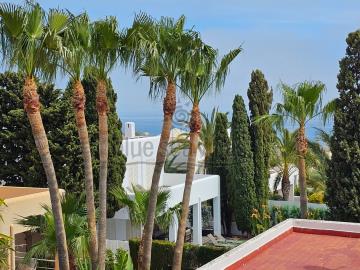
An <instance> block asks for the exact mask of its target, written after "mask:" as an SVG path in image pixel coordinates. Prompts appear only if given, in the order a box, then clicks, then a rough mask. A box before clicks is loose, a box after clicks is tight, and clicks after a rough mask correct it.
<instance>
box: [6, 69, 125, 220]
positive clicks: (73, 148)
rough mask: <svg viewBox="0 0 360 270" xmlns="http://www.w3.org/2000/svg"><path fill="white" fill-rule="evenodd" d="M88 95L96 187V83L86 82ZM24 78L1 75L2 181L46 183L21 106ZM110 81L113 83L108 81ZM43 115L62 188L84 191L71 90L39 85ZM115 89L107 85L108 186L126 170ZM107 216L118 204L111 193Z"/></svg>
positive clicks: (28, 184) (119, 178)
mask: <svg viewBox="0 0 360 270" xmlns="http://www.w3.org/2000/svg"><path fill="white" fill-rule="evenodd" d="M82 83H83V86H84V89H85V93H86V120H87V122H88V130H89V140H90V146H91V154H92V161H93V169H94V170H93V171H94V182H95V183H94V184H95V185H94V187H96V188H97V186H98V175H99V154H98V148H99V145H98V137H99V136H98V120H97V112H96V108H95V102H96V101H95V100H96V81H95V80H94V79H93V78H91V77H87V78H85V79H84V80H83V81H82ZM22 85H23V78H22V77H21V76H19V75H18V74H16V73H10V72H6V73H4V74H0V126H1V129H0V146H1V147H2V151H0V164H1V166H2V169H1V170H0V181H1V180H3V181H5V182H6V184H7V185H14V186H30V187H47V183H46V177H45V174H44V170H43V169H42V164H41V160H40V157H39V153H38V151H37V150H36V147H35V142H34V139H33V136H32V134H31V129H30V125H29V121H28V119H27V118H26V115H25V113H24V110H23V104H22V87H23V86H22ZM109 85H111V84H109ZM38 92H39V96H40V102H41V104H42V110H41V114H42V117H43V122H44V126H45V130H46V132H47V136H48V139H49V146H50V151H51V154H52V158H53V162H54V166H55V170H56V173H57V176H58V181H59V187H60V188H63V189H65V190H66V192H71V193H75V194H80V193H82V192H83V191H84V172H83V166H82V164H83V160H82V156H81V149H80V143H79V138H78V133H77V130H76V126H75V118H74V113H73V110H72V105H71V96H72V94H71V88H69V87H68V88H67V89H66V90H65V91H61V90H59V89H54V86H53V85H49V84H42V83H39V85H38ZM116 98H117V97H116V93H115V91H114V89H113V88H112V87H109V88H108V100H109V114H108V117H109V118H108V119H109V168H108V176H109V177H108V178H109V179H108V185H109V188H108V190H109V191H110V190H111V189H112V187H113V186H121V184H122V180H123V177H124V174H125V169H126V166H125V164H126V157H125V156H124V155H123V153H122V152H121V149H120V148H121V143H122V134H121V121H120V119H119V117H118V115H117V113H116V108H115V104H116ZM108 200H109V201H108V206H109V207H108V215H109V216H112V215H113V214H114V211H115V210H117V208H118V207H117V206H118V204H117V203H116V202H115V201H114V199H113V196H111V195H110V194H109V196H108Z"/></svg>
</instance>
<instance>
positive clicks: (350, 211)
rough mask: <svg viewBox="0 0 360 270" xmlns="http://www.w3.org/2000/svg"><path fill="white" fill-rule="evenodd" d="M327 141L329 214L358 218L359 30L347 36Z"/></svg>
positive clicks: (359, 177) (344, 217)
mask: <svg viewBox="0 0 360 270" xmlns="http://www.w3.org/2000/svg"><path fill="white" fill-rule="evenodd" d="M346 42H347V49H346V55H345V57H344V58H343V59H342V60H341V61H340V72H339V75H338V84H337V88H338V91H339V94H340V97H339V98H338V99H337V102H336V111H335V114H334V131H333V132H334V133H333V137H332V139H331V143H330V149H331V152H332V158H331V161H330V166H329V169H328V181H327V190H326V201H327V204H328V206H329V208H330V212H331V215H332V218H334V219H336V220H341V221H352V222H360V201H359V197H360V159H359V153H360V85H359V82H360V31H356V32H353V33H350V34H349V36H348V38H347V39H346Z"/></svg>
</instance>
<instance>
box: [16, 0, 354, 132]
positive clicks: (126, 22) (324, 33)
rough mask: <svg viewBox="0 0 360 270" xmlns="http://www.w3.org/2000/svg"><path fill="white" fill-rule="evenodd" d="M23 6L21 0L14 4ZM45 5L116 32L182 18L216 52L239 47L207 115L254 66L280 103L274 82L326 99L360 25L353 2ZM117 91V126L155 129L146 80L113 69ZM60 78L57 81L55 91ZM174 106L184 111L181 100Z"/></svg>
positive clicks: (242, 88) (228, 99)
mask: <svg viewBox="0 0 360 270" xmlns="http://www.w3.org/2000/svg"><path fill="white" fill-rule="evenodd" d="M15 2H18V3H22V2H23V1H15ZM39 3H40V4H41V5H42V6H43V7H45V8H49V7H62V8H67V9H69V10H71V11H72V12H74V13H77V12H81V11H85V10H86V11H87V12H88V13H89V15H90V17H91V18H92V19H99V18H103V17H105V16H107V15H114V16H116V17H117V18H118V21H119V23H120V26H121V27H128V26H130V25H131V23H132V20H133V17H134V15H135V13H137V12H139V11H144V12H146V13H148V14H150V15H152V16H154V17H160V16H172V17H178V16H180V15H182V14H184V15H185V16H186V18H187V26H188V27H189V28H190V27H193V26H194V28H195V29H196V30H198V31H200V32H201V35H202V37H203V39H204V40H205V41H206V42H208V43H209V44H210V45H212V46H213V47H216V48H218V49H219V51H220V53H222V54H223V53H226V52H227V51H228V50H230V49H232V48H235V47H237V46H239V45H240V44H242V47H243V52H242V53H241V54H240V56H239V57H238V59H237V60H236V61H235V62H234V63H233V65H232V66H231V72H230V74H229V76H228V79H227V81H226V84H225V86H224V88H223V90H222V92H221V95H217V96H209V97H206V98H205V99H204V101H203V103H202V104H201V106H202V107H201V108H202V110H203V111H206V112H209V111H211V109H212V108H213V107H214V106H218V107H219V108H220V110H221V111H229V112H230V110H231V105H232V100H233V98H234V95H235V94H241V95H242V96H244V98H245V101H246V102H247V97H246V91H247V88H248V84H249V80H250V74H251V71H252V70H254V69H260V70H262V71H263V72H264V74H265V77H266V79H267V80H268V82H269V84H270V85H271V86H272V87H273V88H274V91H275V101H276V100H279V92H278V90H277V85H278V84H279V82H280V81H283V82H286V83H289V84H294V83H297V82H300V81H303V80H320V81H322V82H324V83H325V84H326V86H327V92H326V96H325V100H329V99H332V98H334V97H336V96H337V91H336V81H337V77H336V76H337V73H338V69H339V67H338V61H339V60H340V59H341V58H342V57H343V56H344V53H345V48H346V43H345V39H346V36H347V34H348V33H349V32H351V31H354V30H356V29H358V28H359V27H360V16H359V10H360V1H355V0H347V1H340V0H338V1H334V0H317V1H314V0H303V1H294V0H276V1H275V0H273V1H269V0H263V1H260V0H246V1H244V0H243V1H240V0H237V1H235V0H224V1H215V0H207V1H205V0H203V1H196V0H192V1H189V0H182V1H179V0H172V1H169V0H167V1H165V0H146V1H145V0H142V1H141V0H132V1H119V0H101V1H99V0H97V1H96V0H92V1H90V0H87V1H85V0H72V1H70V0H52V1H49V0H41V1H39ZM112 81H113V84H114V87H115V89H116V91H117V94H118V102H117V110H118V113H119V116H120V118H121V119H122V120H123V121H129V120H132V119H133V120H135V122H137V126H138V128H139V129H152V130H158V129H160V127H161V117H160V116H161V112H162V111H161V108H162V107H161V101H151V100H149V99H148V96H147V91H148V79H146V78H144V79H142V80H140V81H136V80H135V79H134V78H133V76H132V75H131V74H130V73H128V74H127V73H125V71H124V70H123V69H121V68H118V69H117V70H115V71H114V72H113V73H112ZM65 83H66V78H63V79H60V80H59V82H58V86H59V87H62V86H64V85H65ZM179 104H180V107H182V108H185V109H186V108H188V106H187V105H186V102H185V101H179Z"/></svg>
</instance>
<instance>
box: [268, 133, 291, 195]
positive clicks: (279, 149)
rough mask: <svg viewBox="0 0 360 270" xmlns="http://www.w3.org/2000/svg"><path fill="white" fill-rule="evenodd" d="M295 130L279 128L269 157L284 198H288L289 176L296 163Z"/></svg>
mask: <svg viewBox="0 0 360 270" xmlns="http://www.w3.org/2000/svg"><path fill="white" fill-rule="evenodd" d="M296 136H297V133H296V132H291V131H289V130H288V129H286V128H283V127H282V128H280V131H278V132H277V136H276V138H275V142H274V150H273V151H274V153H273V155H272V158H271V166H272V167H273V168H274V169H275V171H276V172H277V174H278V175H277V180H278V181H275V183H276V186H275V188H274V191H275V190H276V189H277V188H276V187H277V184H278V183H279V182H280V181H281V191H282V195H283V198H284V200H286V201H287V200H289V192H290V176H291V175H292V174H293V173H294V171H295V169H296V165H295V164H296V163H297V151H296Z"/></svg>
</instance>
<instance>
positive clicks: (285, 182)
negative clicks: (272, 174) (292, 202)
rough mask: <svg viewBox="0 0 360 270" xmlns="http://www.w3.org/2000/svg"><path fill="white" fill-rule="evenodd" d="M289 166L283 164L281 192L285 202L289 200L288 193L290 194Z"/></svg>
mask: <svg viewBox="0 0 360 270" xmlns="http://www.w3.org/2000/svg"><path fill="white" fill-rule="evenodd" d="M289 178H290V177H289V166H288V165H287V164H285V166H284V172H283V177H282V180H281V191H282V194H283V199H284V200H285V201H288V200H289V193H290V180H289Z"/></svg>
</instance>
